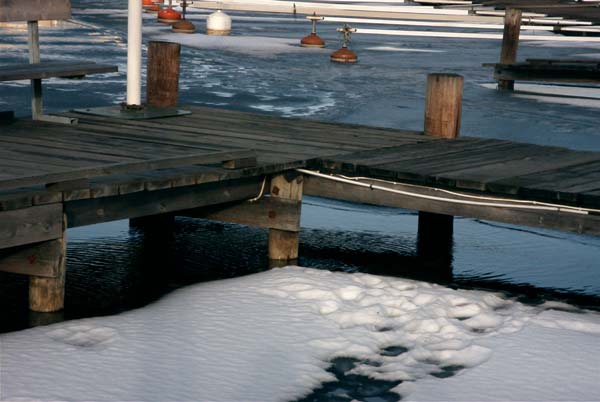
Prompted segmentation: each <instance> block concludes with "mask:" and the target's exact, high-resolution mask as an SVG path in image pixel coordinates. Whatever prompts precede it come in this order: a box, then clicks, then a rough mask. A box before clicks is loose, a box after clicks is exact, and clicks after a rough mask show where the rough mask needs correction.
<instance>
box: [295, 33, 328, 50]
mask: <svg viewBox="0 0 600 402" xmlns="http://www.w3.org/2000/svg"><path fill="white" fill-rule="evenodd" d="M300 46H302V47H325V41H324V40H323V39H321V37H320V36H319V35H317V34H316V33H311V34H310V35H308V36H305V37H304V38H302V40H301V41H300Z"/></svg>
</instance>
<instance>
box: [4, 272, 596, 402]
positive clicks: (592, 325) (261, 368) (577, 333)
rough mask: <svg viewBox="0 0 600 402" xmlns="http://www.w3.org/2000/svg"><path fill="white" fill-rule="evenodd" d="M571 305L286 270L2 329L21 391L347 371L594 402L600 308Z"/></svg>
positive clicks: (299, 377)
mask: <svg viewBox="0 0 600 402" xmlns="http://www.w3.org/2000/svg"><path fill="white" fill-rule="evenodd" d="M564 310H573V308H572V307H570V306H566V305H562V304H548V305H542V306H540V307H536V308H533V307H527V306H524V305H522V304H520V303H517V302H514V301H511V300H507V299H504V298H502V297H500V296H499V295H497V294H493V293H486V292H480V291H462V290H451V289H448V288H445V287H442V286H437V285H432V284H428V283H424V282H417V281H409V280H402V279H392V278H386V277H379V276H374V275H368V274H345V273H332V272H329V271H322V270H314V269H305V268H300V267H287V268H284V269H278V270H272V271H268V272H264V273H260V274H255V275H251V276H247V277H243V278H237V279H230V280H224V281H216V282H209V283H204V284H199V285H195V286H192V287H188V288H184V289H181V290H179V291H177V292H175V293H173V294H171V295H169V296H167V297H166V298H164V299H162V300H161V301H159V302H157V303H155V304H153V305H151V306H148V307H146V308H143V309H139V310H134V311H130V312H127V313H124V314H121V315H118V316H112V317H103V318H94V319H84V320H79V321H71V322H65V323H61V324H55V325H52V326H49V327H41V328H35V329H31V330H27V331H22V332H18V333H12V334H6V335H3V336H1V337H0V342H1V348H2V349H1V352H2V355H1V358H2V383H1V385H2V396H3V398H5V399H9V400H84V399H85V400H90V399H91V400H146V401H155V400H167V399H168V400H221V401H228V400H229V401H231V400H260V401H281V400H292V399H295V398H298V397H302V396H304V395H306V394H308V393H309V392H311V390H313V389H315V388H319V387H320V385H321V384H322V383H324V382H331V381H334V380H335V377H334V375H333V374H332V372H331V371H327V368H328V367H329V366H330V362H331V361H332V360H334V359H336V358H341V357H351V358H354V359H356V363H355V364H353V365H349V366H348V367H346V368H345V369H344V370H345V375H358V376H364V377H369V378H371V379H374V380H382V381H385V382H387V383H389V384H393V385H394V386H395V389H394V391H395V392H397V393H399V394H400V395H402V396H403V397H409V398H411V399H413V400H446V399H453V400H466V399H473V400H550V399H558V400H565V399H568V400H593V399H595V398H596V397H597V395H600V371H599V367H598V363H597V362H598V361H599V359H600V317H599V316H598V315H597V314H595V313H586V312H582V311H576V312H573V311H564Z"/></svg>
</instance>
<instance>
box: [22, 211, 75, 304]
mask: <svg viewBox="0 0 600 402" xmlns="http://www.w3.org/2000/svg"><path fill="white" fill-rule="evenodd" d="M66 229H67V222H66V218H64V219H63V235H62V238H60V239H58V240H54V241H52V242H51V249H50V250H48V253H49V255H51V256H52V258H53V259H54V261H53V264H55V266H54V267H53V268H54V276H53V277H40V276H30V277H29V309H30V310H31V311H35V312H39V313H52V312H56V311H59V310H62V309H63V307H64V306H65V274H66V256H67V235H66ZM36 258H40V257H36Z"/></svg>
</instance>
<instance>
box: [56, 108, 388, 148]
mask: <svg viewBox="0 0 600 402" xmlns="http://www.w3.org/2000/svg"><path fill="white" fill-rule="evenodd" d="M67 116H78V115H77V114H67ZM94 120H97V119H96V118H95V117H94ZM87 124H89V125H91V126H92V127H90V128H95V129H97V128H98V125H101V126H102V127H110V128H112V133H113V134H114V132H115V131H116V130H118V131H119V132H120V133H127V135H134V136H136V138H145V139H151V138H154V139H156V140H158V141H176V142H177V143H180V144H186V145H188V144H189V145H194V144H197V145H204V144H209V145H220V146H222V147H235V148H240V147H241V148H252V149H257V150H264V151H268V150H273V152H278V153H282V152H283V153H285V152H296V153H297V152H305V153H306V155H318V154H323V153H339V152H340V150H348V151H356V150H358V149H359V146H358V145H355V144H352V143H350V144H346V145H333V144H327V143H325V142H321V143H319V142H315V141H306V140H297V139H289V138H288V139H286V138H278V137H276V136H273V137H272V136H270V133H268V132H265V130H264V129H262V130H261V131H260V132H255V133H252V132H251V131H250V130H247V129H245V128H242V129H240V130H236V131H228V130H227V129H226V128H223V127H217V128H214V127H200V126H182V125H177V124H176V122H175V121H171V122H169V124H167V120H164V121H163V123H162V124H161V123H160V122H159V121H157V120H155V121H146V122H139V121H135V122H134V121H123V122H120V121H114V120H97V121H94V122H93V123H91V122H88V120H83V121H80V122H79V126H80V127H81V128H87ZM166 129H167V130H168V131H169V138H168V139H167V138H165V135H164V133H165V130H166ZM372 147H373V148H376V147H377V146H376V145H372Z"/></svg>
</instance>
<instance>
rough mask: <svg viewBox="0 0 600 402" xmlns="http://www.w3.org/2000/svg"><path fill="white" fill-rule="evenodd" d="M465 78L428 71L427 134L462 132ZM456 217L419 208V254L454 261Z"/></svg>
mask: <svg viewBox="0 0 600 402" xmlns="http://www.w3.org/2000/svg"><path fill="white" fill-rule="evenodd" d="M463 85H464V79H463V77H462V76H460V75H456V74H429V75H428V76H427V94H426V97H425V129H424V132H425V135H431V136H434V137H439V138H445V139H454V138H457V137H458V136H459V133H460V119H461V113H462V93H463ZM453 229H454V217H453V216H450V215H442V214H436V213H431V212H425V211H419V234H418V240H417V254H418V256H419V257H420V258H422V259H424V260H429V261H432V262H434V263H435V264H436V265H437V262H438V261H434V260H437V258H436V259H434V260H432V256H436V257H437V256H448V255H449V256H450V261H446V260H448V258H447V257H443V260H440V261H439V263H440V264H441V263H443V264H444V265H447V263H450V262H451V251H452V233H453Z"/></svg>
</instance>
